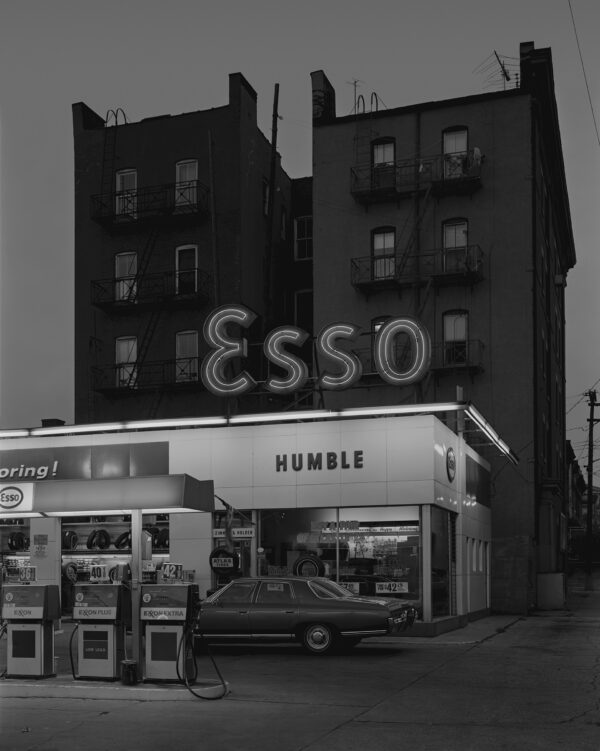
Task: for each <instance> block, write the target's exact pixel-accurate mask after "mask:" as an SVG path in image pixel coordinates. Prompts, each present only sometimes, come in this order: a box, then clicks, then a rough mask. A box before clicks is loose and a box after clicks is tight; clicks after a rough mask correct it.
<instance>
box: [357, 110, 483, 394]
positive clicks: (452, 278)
mask: <svg viewBox="0 0 600 751" xmlns="http://www.w3.org/2000/svg"><path fill="white" fill-rule="evenodd" d="M359 101H360V98H359ZM371 104H372V107H371V113H364V103H363V113H362V114H360V113H357V114H359V116H357V119H356V132H355V140H354V144H355V146H354V164H353V165H352V167H351V170H350V192H351V194H352V196H353V198H354V200H355V201H356V202H357V203H358V204H359V205H361V206H363V207H364V209H365V211H368V210H369V208H370V207H371V206H372V205H374V204H381V203H389V202H394V203H396V204H397V205H398V206H400V205H401V204H406V202H407V201H412V209H411V210H410V212H409V216H408V218H407V220H406V223H405V226H404V227H403V228H402V230H401V231H400V232H395V237H394V240H395V241H394V247H393V248H391V247H390V248H389V249H384V251H383V252H382V251H381V250H380V251H379V252H378V253H377V254H376V252H375V250H374V249H373V248H371V253H370V255H368V256H361V257H358V258H353V259H351V283H352V285H353V286H354V287H355V289H357V290H359V291H360V292H362V293H363V294H364V295H365V296H367V297H368V296H370V295H373V294H376V293H378V292H380V291H382V290H394V291H397V293H398V294H402V293H403V291H405V290H408V289H412V290H414V298H413V299H414V310H415V314H416V317H417V318H418V319H420V318H421V317H422V316H423V313H424V311H425V310H426V307H427V305H428V302H429V300H430V295H431V292H432V291H435V290H439V289H440V288H442V287H450V286H463V287H471V288H472V287H473V286H474V285H476V284H478V283H479V282H480V281H482V279H483V270H484V253H483V250H482V248H481V247H480V246H479V245H476V244H464V245H461V246H458V247H452V248H450V247H436V248H422V247H421V235H422V232H421V229H422V225H423V221H424V219H425V217H426V215H427V213H428V211H430V210H431V208H432V206H433V203H434V202H437V201H440V200H442V199H443V198H444V197H445V196H471V195H473V194H474V193H475V192H476V191H477V190H479V189H480V188H481V164H482V157H481V153H480V151H479V149H478V148H474V149H471V150H466V149H465V150H461V151H459V152H446V153H443V154H439V155H435V156H421V154H420V153H418V152H417V154H416V155H415V156H413V157H411V158H409V159H402V160H399V159H397V157H396V154H395V150H394V151H393V150H392V149H393V148H394V147H390V148H389V153H388V155H387V156H386V153H385V151H384V150H380V151H379V154H378V156H379V161H377V160H376V158H375V151H374V148H375V147H374V144H375V145H376V144H378V143H381V144H385V143H386V140H387V141H389V142H390V143H394V146H395V142H394V141H393V139H391V138H389V139H385V138H384V137H383V134H382V133H381V132H380V131H377V130H375V129H374V128H373V124H374V123H379V122H382V120H381V119H380V118H375V117H372V116H370V115H372V113H373V112H376V111H377V109H376V108H375V109H373V100H372V102H371ZM376 104H377V101H376V99H375V105H376ZM384 149H385V146H384ZM382 155H383V158H382ZM394 229H395V228H394ZM374 335H375V332H371V337H374ZM355 352H356V354H357V355H359V357H360V359H361V360H362V362H363V369H364V373H365V375H366V376H367V378H368V376H369V374H373V373H374V371H375V368H374V364H373V344H372V343H371V346H370V347H369V348H367V349H358V350H355ZM396 357H397V362H398V363H399V364H402V362H403V361H406V362H408V360H409V358H410V345H409V344H407V343H405V344H402V343H401V342H399V343H398V345H397V353H396ZM482 364H483V344H482V342H480V341H478V340H468V341H466V342H463V343H462V344H461V346H460V347H459V346H456V345H455V346H453V347H451V346H449V345H448V344H446V343H444V342H432V367H431V372H433V373H435V374H441V373H444V372H453V371H457V370H459V371H463V372H464V371H466V372H468V373H469V374H473V373H477V372H480V371H481V370H482ZM425 386H426V384H425Z"/></svg>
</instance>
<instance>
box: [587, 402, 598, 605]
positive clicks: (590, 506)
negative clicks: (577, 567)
mask: <svg viewBox="0 0 600 751" xmlns="http://www.w3.org/2000/svg"><path fill="white" fill-rule="evenodd" d="M588 397H589V400H590V417H589V420H588V422H589V427H588V464H587V519H586V529H585V590H586V591H587V592H591V591H593V589H594V576H593V549H592V547H593V543H594V538H593V535H592V532H593V528H592V518H593V515H594V498H593V489H592V484H593V468H594V423H595V422H596V420H594V407H595V406H596V392H595V391H588Z"/></svg>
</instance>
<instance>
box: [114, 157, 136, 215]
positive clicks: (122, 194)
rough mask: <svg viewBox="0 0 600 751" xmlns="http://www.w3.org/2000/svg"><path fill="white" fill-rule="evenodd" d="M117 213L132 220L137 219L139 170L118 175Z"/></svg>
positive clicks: (130, 170)
mask: <svg viewBox="0 0 600 751" xmlns="http://www.w3.org/2000/svg"><path fill="white" fill-rule="evenodd" d="M115 188H116V194H115V213H116V214H117V215H118V216H124V217H125V216H126V217H130V218H132V219H135V218H136V217H137V170H134V169H124V170H119V171H118V172H117V173H116V186H115Z"/></svg>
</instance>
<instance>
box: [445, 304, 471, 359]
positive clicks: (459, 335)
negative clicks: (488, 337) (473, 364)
mask: <svg viewBox="0 0 600 751" xmlns="http://www.w3.org/2000/svg"><path fill="white" fill-rule="evenodd" d="M468 322H469V314H468V313H467V312H466V311H464V310H452V311H448V312H447V313H444V365H466V364H467V362H468V339H467V329H468Z"/></svg>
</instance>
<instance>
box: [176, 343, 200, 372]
mask: <svg viewBox="0 0 600 751" xmlns="http://www.w3.org/2000/svg"><path fill="white" fill-rule="evenodd" d="M175 380H176V381H177V383H189V382H192V381H197V380H198V332H197V331H179V332H178V333H177V334H176V335H175Z"/></svg>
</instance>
